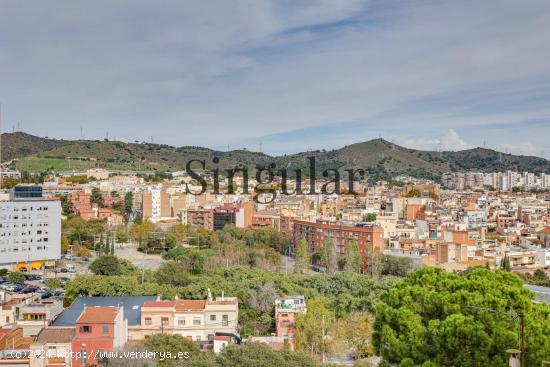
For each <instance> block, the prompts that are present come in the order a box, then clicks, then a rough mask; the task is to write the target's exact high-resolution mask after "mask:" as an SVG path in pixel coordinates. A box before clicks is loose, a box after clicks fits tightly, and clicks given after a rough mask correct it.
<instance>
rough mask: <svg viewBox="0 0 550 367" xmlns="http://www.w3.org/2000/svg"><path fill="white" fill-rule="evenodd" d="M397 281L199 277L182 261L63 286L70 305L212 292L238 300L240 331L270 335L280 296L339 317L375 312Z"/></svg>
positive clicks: (256, 272) (247, 271) (233, 270)
mask: <svg viewBox="0 0 550 367" xmlns="http://www.w3.org/2000/svg"><path fill="white" fill-rule="evenodd" d="M393 282H394V279H393V278H385V279H383V280H380V281H376V282H375V281H372V280H370V279H369V278H367V277H365V276H362V275H360V274H356V273H347V272H346V273H337V274H334V275H326V274H315V275H299V274H285V273H276V272H266V271H264V270H262V269H259V268H255V267H244V266H230V267H226V268H221V267H213V268H209V269H208V271H205V272H204V273H202V274H200V275H194V274H192V273H190V272H189V271H188V270H187V269H186V268H185V266H184V265H182V264H181V263H175V262H174V263H167V264H165V265H163V266H161V267H160V268H159V270H158V271H157V272H155V273H154V274H148V273H146V274H145V282H142V276H141V275H140V274H134V275H126V276H101V275H87V276H78V277H76V278H75V279H74V280H72V281H70V282H68V283H67V284H66V286H65V290H66V302H69V303H70V302H72V300H74V298H76V297H77V296H78V295H84V296H86V295H89V296H99V295H105V296H115V295H156V294H161V295H162V296H163V297H165V298H173V297H175V296H176V295H177V296H179V297H180V298H181V299H206V297H207V294H208V289H209V288H210V289H211V290H212V293H213V294H218V295H219V294H221V292H222V291H224V292H225V294H226V295H232V296H236V297H238V298H239V321H240V331H241V333H242V334H243V335H244V336H246V335H269V333H271V331H272V329H273V322H274V321H273V307H274V300H275V297H277V296H284V295H292V294H303V295H304V296H305V297H306V298H307V299H313V298H318V297H324V298H325V302H326V305H327V308H328V309H330V310H331V313H332V314H333V315H334V316H335V317H337V318H340V317H344V316H346V315H348V314H349V313H350V312H354V311H361V312H364V311H370V312H373V311H374V308H375V302H376V300H377V295H378V293H379V292H380V291H382V290H385V289H388V288H389V287H390V286H391V284H393Z"/></svg>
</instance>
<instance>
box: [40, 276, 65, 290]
mask: <svg viewBox="0 0 550 367" xmlns="http://www.w3.org/2000/svg"><path fill="white" fill-rule="evenodd" d="M44 285H45V286H46V288H48V289H51V290H55V289H58V288H61V281H60V280H59V279H57V278H48V279H46V281H45V282H44Z"/></svg>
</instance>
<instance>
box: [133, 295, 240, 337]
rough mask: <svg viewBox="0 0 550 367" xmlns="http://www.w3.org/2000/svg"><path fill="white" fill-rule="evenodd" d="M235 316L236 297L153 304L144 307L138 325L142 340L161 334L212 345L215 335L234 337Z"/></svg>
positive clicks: (235, 331) (149, 303) (236, 315)
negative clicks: (222, 334) (177, 335)
mask: <svg viewBox="0 0 550 367" xmlns="http://www.w3.org/2000/svg"><path fill="white" fill-rule="evenodd" d="M238 316H239V305H238V301H237V298H235V297H224V296H222V297H217V298H216V299H212V297H209V298H208V299H206V300H176V301H162V300H156V301H149V302H145V303H144V305H143V307H142V309H141V325H142V330H143V334H144V337H145V338H147V337H148V336H149V335H153V334H156V333H159V332H163V333H169V334H179V335H181V336H183V337H185V338H188V339H190V340H194V341H197V342H200V343H206V342H210V343H211V342H213V340H214V336H215V335H216V334H217V333H224V334H233V335H237V321H238Z"/></svg>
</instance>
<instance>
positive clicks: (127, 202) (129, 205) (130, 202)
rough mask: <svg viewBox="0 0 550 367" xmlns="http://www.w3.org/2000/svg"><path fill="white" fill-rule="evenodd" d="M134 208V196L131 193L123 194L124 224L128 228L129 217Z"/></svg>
mask: <svg viewBox="0 0 550 367" xmlns="http://www.w3.org/2000/svg"><path fill="white" fill-rule="evenodd" d="M133 206H134V194H133V193H132V192H131V191H128V192H127V193H126V194H124V212H123V214H124V223H125V224H126V226H128V223H129V222H130V217H131V216H132V210H133Z"/></svg>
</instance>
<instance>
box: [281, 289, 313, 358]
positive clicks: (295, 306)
mask: <svg viewBox="0 0 550 367" xmlns="http://www.w3.org/2000/svg"><path fill="white" fill-rule="evenodd" d="M306 312H307V309H306V300H305V298H304V296H291V297H284V298H278V299H276V300H275V335H276V336H277V337H279V338H283V343H286V344H287V345H288V346H289V347H290V348H292V349H293V348H294V330H295V326H296V316H298V315H299V314H304V313H306Z"/></svg>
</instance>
